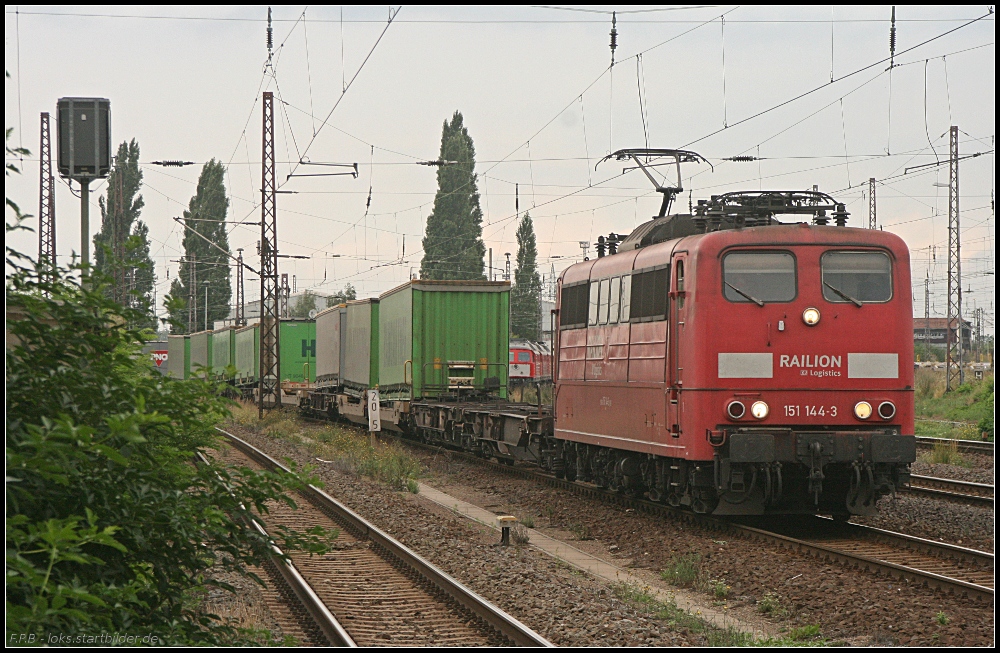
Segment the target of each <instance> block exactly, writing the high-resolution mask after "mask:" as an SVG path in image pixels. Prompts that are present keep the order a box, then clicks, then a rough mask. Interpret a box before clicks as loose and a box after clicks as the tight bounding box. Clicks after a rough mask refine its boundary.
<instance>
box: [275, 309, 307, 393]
mask: <svg viewBox="0 0 1000 653" xmlns="http://www.w3.org/2000/svg"><path fill="white" fill-rule="evenodd" d="M279 325H280V326H279V327H278V336H279V341H278V355H279V359H280V364H281V380H282V381H294V382H296V383H302V382H305V381H308V382H310V383H312V382H315V381H316V321H315V320H296V319H287V318H286V319H283V320H281V322H280V323H279Z"/></svg>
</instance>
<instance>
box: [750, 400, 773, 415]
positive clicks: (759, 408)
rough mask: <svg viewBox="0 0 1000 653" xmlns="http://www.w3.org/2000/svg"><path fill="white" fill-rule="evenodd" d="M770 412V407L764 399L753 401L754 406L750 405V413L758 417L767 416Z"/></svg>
mask: <svg viewBox="0 0 1000 653" xmlns="http://www.w3.org/2000/svg"><path fill="white" fill-rule="evenodd" d="M768 412H770V409H769V408H768V407H767V404H766V403H764V402H763V401H755V402H753V406H750V414H751V415H753V416H754V417H756V418H757V419H764V418H765V417H767V414H768Z"/></svg>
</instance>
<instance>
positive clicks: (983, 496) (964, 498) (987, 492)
mask: <svg viewBox="0 0 1000 653" xmlns="http://www.w3.org/2000/svg"><path fill="white" fill-rule="evenodd" d="M903 490H904V491H906V492H910V493H913V494H924V495H927V496H932V497H936V498H941V499H948V500H951V501H957V502H960V503H967V504H971V505H979V506H983V505H985V506H989V507H991V508H992V507H993V506H994V493H993V486H992V485H987V484H985V483H972V482H970V481H959V480H955V479H951V478H936V477H934V476H920V475H917V474H911V475H910V484H909V485H908V486H906V487H905V488H903Z"/></svg>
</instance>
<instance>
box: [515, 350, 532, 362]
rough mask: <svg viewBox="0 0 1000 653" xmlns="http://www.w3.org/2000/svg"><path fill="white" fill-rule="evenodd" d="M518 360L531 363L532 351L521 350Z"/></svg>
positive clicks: (518, 353)
mask: <svg viewBox="0 0 1000 653" xmlns="http://www.w3.org/2000/svg"><path fill="white" fill-rule="evenodd" d="M517 362H518V363H530V362H531V352H527V351H519V352H517Z"/></svg>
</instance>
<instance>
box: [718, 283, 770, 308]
mask: <svg viewBox="0 0 1000 653" xmlns="http://www.w3.org/2000/svg"><path fill="white" fill-rule="evenodd" d="M725 284H726V285H727V286H729V287H730V288H732V289H733V290H735V291H736V292H738V293H739V294H741V295H743V296H744V297H746V298H747V299H749V300H750V301H752V302H753V303H754V304H757V306H764V302H762V301H761V300H759V299H757V298H756V297H754V296H753V295H751V294H750V293H745V292H743V291H742V290H740V289H739V288H737V287H736V286H734V285H733V284H731V283H729V282H728V281H726V282H725Z"/></svg>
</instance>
